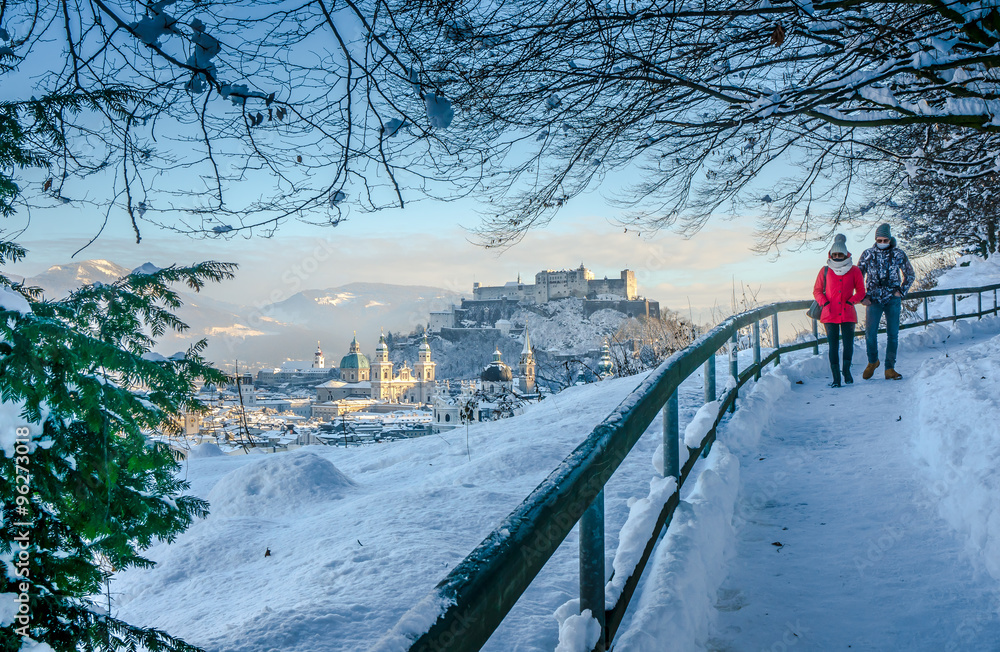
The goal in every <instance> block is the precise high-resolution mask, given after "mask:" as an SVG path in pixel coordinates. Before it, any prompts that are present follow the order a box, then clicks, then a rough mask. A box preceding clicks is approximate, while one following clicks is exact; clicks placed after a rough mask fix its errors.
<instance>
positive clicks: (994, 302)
mask: <svg viewBox="0 0 1000 652" xmlns="http://www.w3.org/2000/svg"><path fill="white" fill-rule="evenodd" d="M993 316H994V317H996V316H997V291H996V290H993Z"/></svg>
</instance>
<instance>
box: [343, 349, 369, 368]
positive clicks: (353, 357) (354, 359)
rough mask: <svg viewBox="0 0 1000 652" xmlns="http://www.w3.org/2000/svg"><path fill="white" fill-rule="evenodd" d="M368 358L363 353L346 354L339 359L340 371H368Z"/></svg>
mask: <svg viewBox="0 0 1000 652" xmlns="http://www.w3.org/2000/svg"><path fill="white" fill-rule="evenodd" d="M369 367H370V365H369V364H368V358H367V357H365V354H364V353H348V354H347V355H345V356H344V357H343V358H341V359H340V368H341V369H368V368H369Z"/></svg>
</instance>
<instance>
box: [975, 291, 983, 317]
mask: <svg viewBox="0 0 1000 652" xmlns="http://www.w3.org/2000/svg"><path fill="white" fill-rule="evenodd" d="M982 318H983V293H982V292H977V293H976V319H977V320H979V319H982Z"/></svg>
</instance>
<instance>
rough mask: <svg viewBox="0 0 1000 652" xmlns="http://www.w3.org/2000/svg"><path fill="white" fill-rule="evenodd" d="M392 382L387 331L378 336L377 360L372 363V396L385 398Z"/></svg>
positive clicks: (389, 397)
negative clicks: (386, 341) (386, 338)
mask: <svg viewBox="0 0 1000 652" xmlns="http://www.w3.org/2000/svg"><path fill="white" fill-rule="evenodd" d="M391 383H392V363H391V362H389V345H388V344H386V343H385V333H382V335H381V336H380V337H379V338H378V346H376V347H375V362H373V363H372V398H375V399H380V400H385V399H391V398H392V397H391V396H389V394H390V391H389V388H390V387H391Z"/></svg>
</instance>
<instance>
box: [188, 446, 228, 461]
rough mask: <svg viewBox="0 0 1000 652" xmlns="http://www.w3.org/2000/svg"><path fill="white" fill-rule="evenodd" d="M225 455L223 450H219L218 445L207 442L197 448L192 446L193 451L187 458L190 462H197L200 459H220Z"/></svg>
mask: <svg viewBox="0 0 1000 652" xmlns="http://www.w3.org/2000/svg"><path fill="white" fill-rule="evenodd" d="M221 455H225V453H223V452H222V449H221V448H219V445H218V444H212V443H209V442H205V443H204V444H198V445H197V446H192V447H191V450H189V451H188V452H187V458H188V459H189V460H195V459H198V458H200V457H219V456H221Z"/></svg>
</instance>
